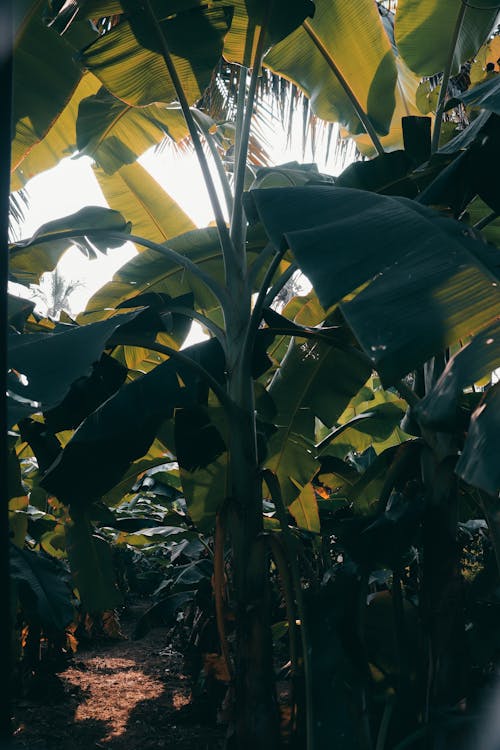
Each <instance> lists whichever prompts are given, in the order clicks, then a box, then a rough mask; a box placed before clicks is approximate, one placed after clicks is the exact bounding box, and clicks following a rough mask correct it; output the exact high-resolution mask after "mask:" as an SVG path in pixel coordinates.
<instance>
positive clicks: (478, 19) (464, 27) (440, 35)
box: [395, 0, 498, 76]
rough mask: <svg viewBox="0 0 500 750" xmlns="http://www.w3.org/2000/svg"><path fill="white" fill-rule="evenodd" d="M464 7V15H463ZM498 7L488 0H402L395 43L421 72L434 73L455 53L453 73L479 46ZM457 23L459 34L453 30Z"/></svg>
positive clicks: (489, 27)
mask: <svg viewBox="0 0 500 750" xmlns="http://www.w3.org/2000/svg"><path fill="white" fill-rule="evenodd" d="M462 11H465V12H464V13H463V18H462V17H461V13H462ZM497 15H498V7H497V6H496V5H495V4H492V3H490V2H489V0H479V1H478V2H474V3H470V4H466V5H465V7H464V4H463V3H462V2H461V0H445V1H444V2H443V0H399V2H398V7H397V11H396V24H395V33H396V43H397V45H398V49H399V51H400V54H401V56H402V57H403V59H404V60H405V62H406V64H407V65H408V66H409V67H410V68H411V69H412V70H413V71H414V72H415V73H417V74H418V75H419V76H432V75H434V74H435V73H440V72H441V71H443V70H444V69H445V67H446V64H447V61H448V57H449V55H450V54H452V55H453V57H452V68H451V72H452V74H455V73H458V71H459V69H460V65H461V64H462V63H464V62H466V61H467V60H470V59H471V58H472V57H474V55H475V54H476V52H477V51H478V50H479V48H480V47H481V45H482V44H483V42H484V41H485V40H486V38H487V37H488V35H489V33H490V31H491V30H492V28H493V26H494V25H495V20H496V18H497ZM457 24H458V25H459V26H458V35H457V38H456V42H455V43H454V44H453V42H454V34H455V32H456V29H457Z"/></svg>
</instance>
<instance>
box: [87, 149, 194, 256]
mask: <svg viewBox="0 0 500 750" xmlns="http://www.w3.org/2000/svg"><path fill="white" fill-rule="evenodd" d="M94 174H95V176H96V177H97V181H98V182H99V185H100V186H101V190H102V192H103V193H104V197H105V198H106V201H107V203H108V205H109V206H110V208H114V209H116V210H118V208H119V210H120V211H121V212H122V214H123V216H124V217H125V219H126V220H127V221H130V222H131V224H132V234H135V235H138V236H139V237H144V238H146V239H148V240H152V241H153V242H158V243H161V242H166V240H168V239H170V238H171V237H177V236H178V235H179V234H184V233H185V232H189V231H191V230H193V229H195V225H194V224H193V222H192V221H191V219H190V218H189V217H188V216H187V215H186V214H185V213H184V211H183V210H182V209H181V208H180V206H178V205H177V203H176V202H175V201H174V200H173V198H171V197H170V196H169V195H168V193H166V192H165V191H164V190H163V188H161V187H160V185H158V183H157V182H156V180H154V179H153V177H151V175H150V174H149V172H147V171H146V170H145V169H144V167H142V166H141V165H140V164H139V163H138V162H135V163H134V164H128V165H126V166H123V167H122V168H121V169H119V170H118V171H117V172H115V173H114V174H112V175H108V174H106V173H105V172H104V171H103V170H102V169H99V168H98V167H95V168H94ZM137 249H138V250H139V252H142V250H143V249H144V248H142V247H137Z"/></svg>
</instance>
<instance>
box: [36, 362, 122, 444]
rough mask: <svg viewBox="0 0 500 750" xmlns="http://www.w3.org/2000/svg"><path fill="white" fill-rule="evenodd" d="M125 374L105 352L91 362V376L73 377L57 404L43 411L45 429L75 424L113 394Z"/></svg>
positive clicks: (65, 428)
mask: <svg viewBox="0 0 500 750" xmlns="http://www.w3.org/2000/svg"><path fill="white" fill-rule="evenodd" d="M126 377H127V370H126V368H125V367H123V365H121V364H120V363H119V362H118V361H117V360H116V359H114V358H113V357H111V356H109V355H108V354H105V353H104V354H102V356H101V358H100V359H99V360H98V361H96V362H94V364H93V366H92V370H91V372H90V375H88V376H85V375H84V374H83V373H82V375H81V376H80V377H79V378H77V380H75V381H74V382H73V383H72V385H71V387H70V389H69V392H68V394H67V395H66V397H65V398H64V399H63V400H62V401H61V403H59V404H58V405H57V406H56V407H53V408H51V409H49V410H48V411H47V410H46V411H45V413H44V421H45V425H46V427H47V429H49V430H51V431H52V432H54V433H56V432H61V431H62V430H69V429H72V428H75V427H78V425H79V424H80V422H82V421H83V420H84V419H85V417H87V416H88V415H89V414H90V413H91V412H93V411H94V409H97V407H98V406H99V405H100V404H102V403H103V402H104V401H106V399H108V398H109V397H110V396H112V395H113V393H115V392H116V391H117V390H118V388H120V386H121V385H122V384H123V382H124V381H125V378H126Z"/></svg>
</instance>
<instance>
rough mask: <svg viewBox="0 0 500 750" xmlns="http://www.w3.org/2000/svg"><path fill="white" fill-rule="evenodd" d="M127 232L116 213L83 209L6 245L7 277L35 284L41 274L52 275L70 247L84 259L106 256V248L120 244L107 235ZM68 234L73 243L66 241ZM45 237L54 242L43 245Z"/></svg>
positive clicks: (126, 226) (128, 227)
mask: <svg viewBox="0 0 500 750" xmlns="http://www.w3.org/2000/svg"><path fill="white" fill-rule="evenodd" d="M129 231H130V224H129V223H127V222H126V221H125V219H124V218H123V216H122V215H121V214H120V213H119V212H118V211H113V210H111V209H109V208H103V207H102V206H87V207H86V208H82V209H80V211H77V212H76V213H74V214H70V215H69V216H64V217H62V218H61V219H54V220H53V221H48V222H47V223H46V224H43V225H42V226H41V227H39V228H38V229H37V231H36V232H35V234H34V235H33V236H32V237H31V238H30V239H28V240H21V241H20V242H14V243H13V244H12V245H10V247H9V269H10V273H11V275H12V276H13V278H14V279H15V280H16V281H18V282H19V283H21V284H29V283H38V282H39V281H40V277H41V275H42V274H43V273H45V271H52V270H53V269H54V268H55V267H56V265H57V264H58V262H59V260H60V258H61V256H62V255H63V254H64V253H65V252H66V250H67V249H68V248H69V247H70V246H71V245H72V244H73V245H76V247H78V248H79V250H81V252H82V253H84V255H87V256H88V257H94V256H95V255H96V252H95V251H96V249H97V250H100V251H101V252H106V250H107V249H108V248H111V247H118V246H119V245H121V244H123V240H121V239H120V240H116V239H111V237H110V236H109V234H111V233H112V232H121V233H126V232H129ZM71 232H73V233H74V235H75V237H76V239H73V238H71V237H70V233H71ZM108 233H109V234H108ZM58 234H60V235H62V237H61V238H60V239H58V238H57V235H58ZM49 235H55V236H54V239H52V240H51V241H45V238H46V237H48V236H49ZM89 237H90V238H92V242H90V241H89V239H88V238H89Z"/></svg>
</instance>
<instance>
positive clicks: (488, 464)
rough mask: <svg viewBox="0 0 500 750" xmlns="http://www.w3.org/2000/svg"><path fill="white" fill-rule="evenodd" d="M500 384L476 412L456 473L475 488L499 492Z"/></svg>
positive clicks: (495, 386)
mask: <svg viewBox="0 0 500 750" xmlns="http://www.w3.org/2000/svg"><path fill="white" fill-rule="evenodd" d="M499 434H500V383H495V385H494V386H492V387H491V388H489V389H488V390H487V391H486V393H485V394H484V397H483V399H482V400H481V403H480V405H479V406H478V408H477V409H476V411H475V412H474V413H473V415H472V417H471V421H470V425H469V431H468V433H467V438H466V440H465V444H464V448H463V451H462V454H461V456H460V458H459V459H458V463H457V466H456V472H457V474H458V475H459V476H460V477H462V479H464V480H465V481H466V482H468V483H469V484H472V485H473V486H474V487H479V488H480V489H482V490H484V491H485V492H488V493H489V494H490V495H494V496H495V495H498V493H499V492H500V462H499V460H498V449H499V440H498V436H499Z"/></svg>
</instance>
